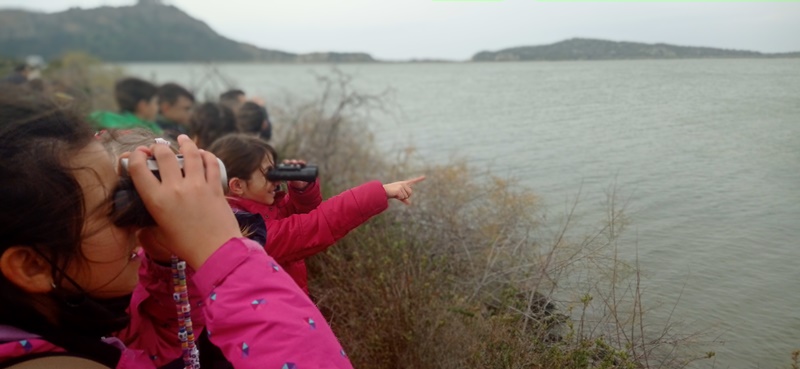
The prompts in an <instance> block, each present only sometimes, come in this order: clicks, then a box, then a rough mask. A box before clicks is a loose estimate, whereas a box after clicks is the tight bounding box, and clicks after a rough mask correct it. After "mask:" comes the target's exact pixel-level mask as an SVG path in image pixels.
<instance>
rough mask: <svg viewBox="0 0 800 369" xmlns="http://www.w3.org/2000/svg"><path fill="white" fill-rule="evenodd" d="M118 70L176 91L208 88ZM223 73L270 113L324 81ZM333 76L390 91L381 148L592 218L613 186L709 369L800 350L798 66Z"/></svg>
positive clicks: (395, 69) (364, 71)
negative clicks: (414, 151) (273, 105)
mask: <svg viewBox="0 0 800 369" xmlns="http://www.w3.org/2000/svg"><path fill="white" fill-rule="evenodd" d="M127 68H128V70H129V71H130V72H131V73H134V74H138V75H141V76H145V77H149V78H153V77H155V79H156V80H158V81H160V82H166V81H169V80H174V81H178V82H182V83H186V84H196V83H197V82H199V81H200V80H202V79H203V78H202V76H203V73H204V67H202V66H198V65H194V66H193V65H188V66H187V65H174V64H172V65H170V64H136V65H128V66H127ZM220 69H221V70H222V71H223V72H224V73H225V74H226V75H228V76H231V77H233V78H235V79H236V81H237V82H238V83H239V84H240V85H241V87H243V88H244V89H246V90H247V91H248V92H252V93H255V94H258V95H261V96H262V97H264V98H265V99H268V100H282V99H284V98H285V97H286V96H288V95H293V96H295V97H298V96H299V97H304V96H317V95H318V94H319V88H318V85H317V84H316V82H315V80H314V77H313V75H312V74H311V73H310V71H315V72H317V73H320V74H326V73H328V72H329V71H330V68H329V67H328V66H323V65H317V66H307V65H242V64H238V65H223V66H220ZM341 69H342V70H343V71H345V72H347V73H349V74H351V75H353V76H355V78H356V85H357V86H358V87H359V88H360V89H362V90H366V91H371V92H379V91H382V90H384V89H385V88H388V87H391V88H393V89H394V92H395V97H396V102H397V106H398V109H396V110H397V111H399V113H398V114H397V115H396V118H395V119H378V120H377V121H376V122H375V123H374V128H375V133H376V135H377V138H378V140H379V141H380V142H381V144H382V146H384V147H390V148H399V147H402V146H404V145H407V144H409V143H413V144H414V145H415V146H416V147H417V148H418V149H419V151H420V152H421V154H422V155H424V156H425V157H427V158H430V160H435V161H446V160H448V159H449V158H450V157H452V156H453V155H457V156H461V157H466V158H468V159H469V160H470V161H471V162H473V163H474V164H476V165H479V166H491V167H492V168H493V170H494V171H495V172H496V173H498V174H503V175H512V176H514V177H516V178H519V179H520V180H521V181H522V182H523V183H524V184H526V185H528V186H530V187H531V188H533V189H534V190H535V191H536V192H537V193H538V194H540V195H541V197H542V198H543V199H544V201H545V203H547V204H548V205H551V206H553V207H554V208H560V207H562V206H563V203H564V201H565V200H567V199H570V198H574V197H575V196H576V194H577V193H578V192H579V190H581V191H582V195H581V198H582V201H583V202H584V203H585V204H587V207H586V208H587V209H589V211H591V209H593V207H595V205H597V206H599V204H601V203H603V202H604V201H605V191H606V189H607V188H608V187H609V186H610V185H611V184H614V183H616V184H617V186H618V187H619V190H620V191H621V192H622V194H623V196H625V197H630V199H631V204H630V210H631V213H632V220H633V225H632V228H631V229H630V230H629V232H631V233H632V234H634V235H635V237H636V239H637V240H638V248H639V257H640V260H641V265H642V267H643V269H644V272H645V277H646V278H647V286H648V289H647V291H646V293H647V296H648V297H649V298H651V299H652V300H654V301H663V302H665V303H671V302H674V301H676V299H677V298H678V296H681V298H680V303H679V304H678V305H677V307H676V310H675V315H674V317H675V318H674V319H675V320H682V321H684V322H686V323H688V324H689V325H690V326H692V327H700V328H702V327H709V328H713V329H714V330H715V331H716V332H718V333H719V334H721V336H720V337H719V339H721V340H723V341H725V343H724V345H722V346H721V347H716V348H713V349H715V350H716V351H717V361H716V364H715V365H716V367H718V368H727V367H730V368H754V367H761V368H777V367H785V366H786V365H787V364H788V362H789V354H790V352H791V351H792V350H793V349H800V285H798V281H800V265H798V264H800V245H798V239H800V227H798V222H799V221H800V60H693V61H619V62H616V61H615V62H559V63H509V64H413V65H412V64H396V65H346V66H343V67H341ZM207 86H212V88H213V85H209V84H207ZM275 123H276V125H280V122H275ZM628 251H630V250H628ZM682 289H683V292H682V295H681V290H682ZM699 366H700V367H710V366H711V362H708V361H706V362H703V363H702V365H699Z"/></svg>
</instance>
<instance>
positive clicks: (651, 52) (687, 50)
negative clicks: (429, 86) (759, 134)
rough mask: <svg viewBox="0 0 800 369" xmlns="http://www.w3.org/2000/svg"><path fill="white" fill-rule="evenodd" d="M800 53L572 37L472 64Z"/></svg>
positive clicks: (487, 55)
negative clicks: (769, 52)
mask: <svg viewBox="0 0 800 369" xmlns="http://www.w3.org/2000/svg"><path fill="white" fill-rule="evenodd" d="M798 56H800V53H783V54H764V53H760V52H755V51H744V50H726V49H715V48H711V47H690V46H676V45H669V44H645V43H638V42H616V41H607V40H596V39H586V38H573V39H569V40H565V41H561V42H556V43H554V44H550V45H540V46H522V47H514V48H509V49H503V50H500V51H482V52H479V53H477V54H475V56H473V57H472V61H533V60H614V59H697V58H772V57H798Z"/></svg>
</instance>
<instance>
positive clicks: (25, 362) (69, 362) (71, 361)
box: [0, 352, 112, 369]
mask: <svg viewBox="0 0 800 369" xmlns="http://www.w3.org/2000/svg"><path fill="white" fill-rule="evenodd" d="M0 369H112V368H111V367H108V366H105V365H103V364H101V363H99V362H97V361H94V360H91V359H87V358H85V357H82V356H77V355H70V354H66V353H60V352H57V353H50V352H48V353H43V354H33V355H27V356H22V357H18V358H15V359H11V360H6V361H5V362H3V363H2V364H0Z"/></svg>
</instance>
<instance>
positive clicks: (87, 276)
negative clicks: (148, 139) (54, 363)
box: [0, 89, 351, 369]
mask: <svg viewBox="0 0 800 369" xmlns="http://www.w3.org/2000/svg"><path fill="white" fill-rule="evenodd" d="M178 141H179V144H180V151H181V153H182V154H183V156H184V166H183V173H184V175H182V173H181V169H179V167H178V161H177V160H176V157H175V155H174V153H173V152H172V151H171V150H170V149H169V148H168V147H167V146H166V145H152V146H151V147H149V148H148V147H139V148H138V149H137V150H135V151H134V152H132V153H130V154H128V158H129V161H130V164H129V166H128V168H129V172H130V176H131V179H132V180H133V183H134V185H135V187H136V191H137V192H138V193H139V194H140V195H141V197H142V200H143V202H144V204H145V206H146V207H147V209H148V210H149V212H150V214H151V215H152V216H153V218H154V219H155V221H156V223H157V224H158V226H157V227H156V228H154V229H155V231H156V232H157V233H158V234H159V235H160V237H161V240H163V242H162V243H160V244H155V243H150V242H144V243H142V244H141V246H142V247H143V248H144V251H143V252H140V251H137V250H136V249H135V241H134V238H135V235H136V233H137V232H139V231H141V230H142V229H141V228H139V227H135V226H129V227H120V226H117V225H115V224H114V223H113V220H114V216H115V208H114V205H113V201H112V199H113V198H114V196H113V195H114V193H115V192H116V191H115V190H116V187H117V186H118V183H119V175H118V169H117V163H116V162H115V161H114V160H113V158H112V156H111V155H110V154H109V152H108V151H107V150H106V149H105V148H104V147H103V146H102V145H101V144H100V142H99V141H98V140H97V139H95V138H94V137H93V130H92V129H91V127H90V126H89V124H88V123H87V122H86V121H85V120H83V119H82V118H80V116H79V115H77V114H75V113H72V112H70V111H67V110H63V109H60V108H58V107H57V106H55V105H53V104H52V103H51V102H48V101H47V100H46V99H45V98H42V97H37V96H32V95H30V94H29V93H28V94H22V93H20V91H18V90H13V89H7V90H5V91H2V92H0V154H2V157H3V160H2V161H0V272H2V274H0V294H2V301H3V303H2V304H0V364H3V365H8V364H13V363H14V362H18V361H24V360H27V359H33V358H36V357H38V356H42V355H48V354H52V353H59V352H60V353H65V354H68V355H72V356H82V357H84V358H89V359H91V360H93V361H96V362H99V363H102V364H103V365H105V366H106V367H110V368H119V369H122V368H130V369H139V368H148V369H152V368H156V367H160V366H162V365H165V364H166V363H169V362H171V361H172V360H174V359H176V358H177V356H176V352H177V355H180V351H181V348H180V343H179V340H178V338H177V332H178V330H177V326H178V320H177V319H176V305H175V303H174V301H173V292H174V290H173V289H172V287H173V286H172V285H171V284H172V283H171V278H172V271H171V269H170V268H169V267H164V266H162V265H161V264H163V263H164V262H166V261H167V260H165V256H166V255H168V254H174V255H177V256H178V257H180V258H181V259H183V260H185V261H186V263H187V264H188V267H187V274H188V276H187V281H188V288H189V292H190V293H189V296H188V297H189V299H190V302H191V309H192V311H193V317H194V316H195V314H198V313H199V315H200V316H202V318H203V321H202V322H196V323H197V325H201V326H203V327H205V328H206V329H207V330H208V331H209V332H211V334H210V339H211V341H212V342H213V343H214V344H215V345H216V346H218V347H219V348H220V349H221V350H222V352H223V353H224V354H225V358H226V359H227V360H228V361H230V362H231V363H232V364H233V367H234V368H266V367H276V368H280V367H295V366H296V367H299V368H312V367H337V368H350V367H351V365H350V363H349V361H348V360H347V358H346V356H345V355H344V352H343V351H342V350H341V347H340V346H339V344H338V342H337V341H336V338H335V337H334V335H333V333H332V332H331V330H330V327H329V326H328V325H327V323H326V322H325V320H324V319H323V318H322V316H321V314H320V313H319V311H318V310H317V309H316V308H315V307H314V305H313V304H312V302H311V301H310V300H309V299H308V297H307V296H305V294H303V293H302V291H301V290H300V289H299V288H297V286H296V285H295V284H294V283H293V282H292V281H291V279H290V277H289V276H288V275H287V274H286V273H284V271H283V270H281V269H280V268H277V267H275V266H276V264H275V262H274V261H273V259H272V258H270V257H269V256H267V255H266V253H265V252H264V250H263V248H262V247H261V246H259V245H257V244H256V243H255V242H253V241H250V240H247V239H244V238H242V237H241V236H242V234H241V232H240V231H239V227H238V225H237V223H236V220H235V219H234V217H233V215H232V214H231V212H230V207H229V206H228V204H227V202H226V201H225V198H224V195H223V193H222V186H221V185H220V172H219V169H220V168H219V165H218V164H217V161H216V158H215V157H214V155H212V154H211V153H209V152H204V151H202V150H198V149H197V147H196V146H195V144H194V143H193V142H192V141H191V140H189V139H188V137H186V136H180V137H178ZM148 156H153V157H154V158H155V160H156V161H157V163H158V166H159V173H160V177H161V179H160V180H159V179H158V178H156V177H155V176H154V175H153V173H152V172H151V171H150V170H149V169H148V168H147V164H146V159H147V157H148ZM198 199H202V201H198ZM162 248H164V249H162ZM131 294H132V295H131ZM131 296H132V297H131ZM128 301H129V302H130V303H129V304H127V302H128ZM101 338H102V339H101ZM123 343H124V344H123ZM201 356H202V353H201ZM34 360H35V359H34ZM62 368H65V367H64V366H62Z"/></svg>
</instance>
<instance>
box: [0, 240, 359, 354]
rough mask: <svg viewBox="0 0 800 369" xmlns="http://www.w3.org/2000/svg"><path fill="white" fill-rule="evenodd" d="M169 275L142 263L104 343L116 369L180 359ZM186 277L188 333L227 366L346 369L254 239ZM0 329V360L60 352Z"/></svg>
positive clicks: (332, 341)
mask: <svg viewBox="0 0 800 369" xmlns="http://www.w3.org/2000/svg"><path fill="white" fill-rule="evenodd" d="M171 273H172V272H171V270H170V268H166V267H163V266H159V265H157V264H155V263H154V262H152V261H150V260H148V259H146V258H145V259H144V261H143V262H142V267H141V268H140V271H139V274H140V281H139V285H138V286H137V288H136V290H135V291H134V293H133V297H132V300H131V310H130V313H131V324H130V326H129V327H128V328H126V329H125V330H123V331H121V332H119V333H118V334H117V337H116V338H107V339H105V340H106V342H115V343H116V345H118V346H119V347H120V348H121V349H122V350H123V352H122V358H121V359H120V361H119V364H118V365H117V369H153V368H157V367H159V366H162V365H165V364H167V363H169V362H172V361H173V360H175V359H178V358H179V357H180V356H181V346H180V341H179V340H178V337H177V332H178V330H177V318H176V312H175V303H174V302H173V298H172V292H173V288H172V282H171V278H172V277H171ZM187 278H189V281H188V283H189V285H188V288H189V291H190V296H189V298H190V302H191V304H192V319H193V323H194V331H195V335H197V334H199V332H200V331H201V330H202V329H203V328H206V329H207V331H208V332H209V338H210V340H211V342H212V343H214V345H216V346H217V347H219V348H220V349H221V350H222V352H223V353H224V355H225V358H226V359H227V360H228V361H230V362H231V363H232V364H233V367H234V368H237V369H245V368H253V369H256V368H258V369H261V368H278V369H280V368H352V365H351V364H350V361H349V360H348V358H347V356H346V355H345V352H344V350H342V347H341V345H340V344H339V342H338V341H337V339H336V337H335V336H334V334H333V332H332V331H331V329H330V327H329V326H328V324H327V323H326V322H325V319H324V318H323V317H322V314H320V312H319V310H318V309H317V308H316V306H314V304H313V303H312V302H311V300H309V298H308V297H307V296H306V294H304V293H302V291H301V290H300V289H299V288H298V287H297V285H296V284H295V283H294V282H293V281H292V279H291V277H289V275H288V274H286V272H284V270H283V269H282V268H281V267H279V266H278V264H277V263H276V262H275V261H274V260H273V259H272V258H271V257H269V256H268V255H267V254H266V253H265V252H264V248H262V247H261V246H260V245H258V244H257V243H256V242H253V241H250V240H247V239H244V238H234V239H231V240H229V241H228V242H226V243H225V244H224V245H223V246H222V247H221V248H220V249H219V250H217V251H216V252H215V253H214V254H213V255H212V256H211V257H210V258H209V259H208V260H207V261H206V263H205V264H203V266H202V267H201V268H200V269H199V270H197V271H196V272H193V273H192V272H191V271H190V274H189V275H187ZM0 332H2V334H0V336H3V337H4V338H5V341H6V342H5V343H2V344H0V362H2V361H5V360H8V359H11V358H16V357H20V356H24V355H29V354H35V353H43V352H58V351H63V350H62V349H60V348H58V347H56V346H54V345H52V344H50V343H48V342H46V341H44V340H42V339H40V338H38V337H37V336H35V335H32V334H29V333H27V332H23V331H19V330H16V329H14V328H12V327H2V328H0ZM9 338H11V339H9ZM120 340H121V341H120ZM123 341H124V342H125V343H126V344H127V347H124V346H123V344H122V342H123ZM200 355H201V356H202V355H203V353H202V352H201V353H200Z"/></svg>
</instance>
